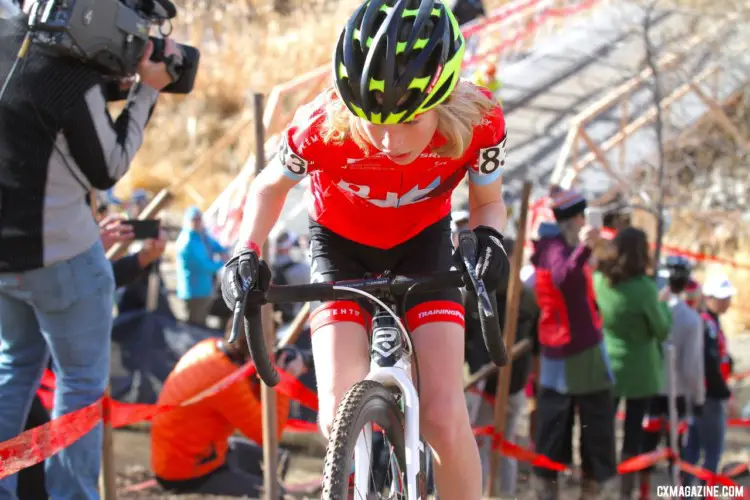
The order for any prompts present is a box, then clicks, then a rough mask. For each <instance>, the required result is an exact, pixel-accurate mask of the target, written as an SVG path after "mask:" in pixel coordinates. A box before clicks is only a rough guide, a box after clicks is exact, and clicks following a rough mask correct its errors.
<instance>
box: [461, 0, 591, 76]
mask: <svg viewBox="0 0 750 500" xmlns="http://www.w3.org/2000/svg"><path fill="white" fill-rule="evenodd" d="M594 3H595V1H594V0H584V1H583V2H581V3H579V4H578V5H573V6H568V7H564V8H561V9H558V8H552V7H549V8H546V9H545V10H544V11H543V12H542V13H541V14H539V15H538V16H536V17H535V18H534V20H533V21H532V22H530V23H528V24H527V25H526V29H524V30H520V31H517V32H516V35H515V36H514V37H513V38H509V39H506V40H503V41H502V43H500V44H499V45H496V46H494V47H493V48H492V50H490V51H486V52H482V53H481V54H476V55H474V56H473V57H471V58H470V59H469V60H468V61H464V63H463V64H464V66H465V67H466V66H472V65H474V64H477V63H478V62H480V61H481V60H482V59H485V58H486V57H487V56H489V55H491V54H497V53H500V52H502V51H503V50H505V49H506V48H508V47H510V46H512V45H513V44H515V43H517V42H518V41H520V40H523V39H524V38H526V37H528V36H529V35H530V34H531V33H534V32H535V31H536V30H537V28H539V26H541V25H542V24H543V23H544V22H546V21H547V19H549V18H553V17H567V16H571V15H573V14H577V13H578V12H581V11H584V10H586V9H589V8H590V7H592V6H593V5H594ZM521 7H524V6H519V7H518V10H520V9H521ZM508 15H510V14H509V13H504V14H503V16H504V18H505V17H507V16H508ZM467 31H468V30H467Z"/></svg>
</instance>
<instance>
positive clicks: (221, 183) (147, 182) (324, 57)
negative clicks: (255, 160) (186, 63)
mask: <svg viewBox="0 0 750 500" xmlns="http://www.w3.org/2000/svg"><path fill="white" fill-rule="evenodd" d="M507 2H508V0H485V5H486V7H487V8H488V9H494V8H496V7H498V6H500V5H502V4H504V3H507ZM288 3H290V4H291V7H292V8H293V11H292V13H291V14H289V15H287V16H282V15H279V14H277V13H275V12H273V10H272V8H271V7H272V6H271V2H270V0H265V1H259V0H256V1H253V0H245V1H236V0H233V1H229V2H226V3H218V2H209V1H205V0H204V1H197V0H189V1H188V2H186V3H184V4H182V5H181V6H180V13H179V15H178V17H177V19H176V23H175V33H174V37H175V38H176V39H177V40H179V41H184V42H186V43H189V44H191V45H194V46H197V47H199V48H200V50H201V53H202V54H201V65H200V71H199V74H198V80H197V82H196V87H195V89H194V91H193V92H192V93H191V94H190V95H189V96H186V97H175V96H163V97H161V99H160V101H159V105H158V106H157V108H156V112H155V114H154V116H153V118H152V120H151V123H150V125H149V127H148V129H147V132H146V142H145V144H144V145H143V147H142V148H141V151H140V152H139V154H138V156H137V157H136V160H135V162H134V164H133V167H132V169H131V172H130V173H129V174H128V175H127V176H126V177H125V179H123V180H122V182H120V183H119V184H118V186H117V188H116V191H117V193H118V194H119V195H123V196H127V195H128V194H129V193H130V192H131V191H132V190H133V189H134V188H139V187H140V188H145V189H147V190H149V191H153V192H156V191H158V190H159V189H161V188H163V187H166V186H168V185H169V184H170V183H171V182H172V181H174V180H176V179H177V178H179V176H180V175H181V173H182V172H183V171H184V169H185V168H187V167H188V166H190V165H191V164H192V162H193V161H194V160H195V159H196V158H197V157H198V156H199V155H200V154H201V153H202V152H204V151H206V149H207V148H208V147H209V146H210V145H212V144H213V143H214V142H215V141H217V140H218V139H219V138H220V137H221V136H222V135H223V134H224V133H225V132H226V130H227V129H228V128H229V127H230V126H231V125H232V124H234V123H235V122H236V121H237V120H238V118H239V117H240V116H241V115H242V113H243V111H244V112H247V113H250V112H251V106H252V101H251V95H252V92H253V91H256V92H264V93H268V92H269V91H270V90H271V88H273V86H274V85H277V84H280V83H284V82H287V81H289V80H291V79H292V78H294V77H297V76H299V75H301V74H303V73H305V72H307V71H310V70H312V69H315V68H317V67H319V66H321V65H323V64H325V63H327V62H328V61H329V60H330V55H331V50H332V47H333V45H334V43H335V41H336V37H337V36H338V32H339V30H340V28H341V26H342V25H343V23H344V21H345V20H346V19H347V17H348V16H349V15H350V14H351V12H352V11H353V9H354V8H355V7H356V6H357V5H358V4H359V3H360V0H338V1H333V2H327V3H325V2H322V1H316V0H307V1H305V0H288ZM251 4H252V5H253V6H254V7H255V11H254V12H253V10H252V9H251V8H250V7H249V6H250V5H251ZM252 130H253V129H252V127H251V128H250V129H249V132H248V133H247V134H246V136H245V137H242V138H241V139H240V140H239V141H238V143H237V144H236V145H235V146H234V147H232V148H229V149H227V150H226V151H222V152H220V153H218V154H217V155H216V156H215V157H214V158H212V159H211V164H210V165H209V166H208V167H207V168H206V169H204V170H203V171H202V173H201V174H200V175H199V176H198V177H197V178H196V179H195V181H194V182H193V188H194V190H190V189H188V190H187V191H188V194H184V193H181V194H179V195H178V197H177V200H176V203H175V205H176V207H180V206H183V205H184V204H186V203H197V204H198V205H202V207H203V208H206V207H207V206H208V205H209V204H210V203H211V202H212V201H213V199H214V198H215V197H216V196H217V195H218V194H219V193H220V192H221V191H222V190H223V189H224V187H225V186H226V185H227V184H228V183H229V182H230V180H231V179H232V178H233V177H234V176H235V175H236V173H237V172H238V170H239V169H240V168H241V166H242V165H243V163H244V162H245V160H246V159H247V157H248V155H249V154H250V153H251V152H252V151H253V148H254V140H253V132H252ZM191 191H192V193H193V196H190V194H189V193H190V192H191Z"/></svg>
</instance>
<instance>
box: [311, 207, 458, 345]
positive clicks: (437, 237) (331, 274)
mask: <svg viewBox="0 0 750 500" xmlns="http://www.w3.org/2000/svg"><path fill="white" fill-rule="evenodd" d="M452 254H453V244H452V242H451V230H450V217H445V218H444V219H442V220H440V221H438V222H436V223H435V224H433V225H431V226H429V227H427V228H425V229H424V230H423V231H422V232H421V233H419V234H418V235H416V236H414V237H413V238H411V239H410V240H408V241H405V242H403V243H401V244H399V245H396V246H395V247H393V248H389V249H387V250H383V249H380V248H375V247H371V246H367V245H362V244H360V243H355V242H354V241H351V240H348V239H346V238H344V237H342V236H340V235H338V234H336V233H334V232H333V231H331V230H330V229H328V228H326V227H324V226H322V225H320V224H318V223H317V222H314V221H312V220H311V221H310V257H311V270H310V276H311V278H310V279H311V281H312V282H313V283H321V282H329V281H342V280H354V279H362V278H364V277H365V276H368V275H369V276H373V277H374V276H377V275H380V274H383V273H385V272H390V273H391V274H397V275H402V276H417V275H425V274H430V273H432V272H435V271H447V270H450V268H451V266H452V265H453V259H452ZM313 306H317V307H314V311H313V313H312V314H311V316H310V325H311V330H312V332H315V330H317V329H318V328H320V327H322V326H325V325H328V324H331V323H335V322H339V321H353V322H356V323H360V324H361V325H363V326H364V327H365V329H366V330H369V326H370V319H371V317H372V313H373V310H374V306H373V304H372V303H371V302H370V301H368V300H366V299H363V300H357V301H348V300H342V301H335V302H327V303H325V304H322V305H321V304H314V305H313ZM398 313H399V314H400V315H401V316H402V318H404V319H405V321H406V323H407V327H408V328H409V329H410V330H414V329H416V328H418V327H419V326H422V325H424V324H427V323H434V322H444V321H449V322H452V323H457V324H459V325H461V327H462V328H463V327H464V308H463V304H462V300H461V293H460V291H459V289H458V288H447V289H444V290H440V291H436V292H417V291H414V292H413V293H410V294H409V295H408V297H407V301H406V311H405V314H404V311H398Z"/></svg>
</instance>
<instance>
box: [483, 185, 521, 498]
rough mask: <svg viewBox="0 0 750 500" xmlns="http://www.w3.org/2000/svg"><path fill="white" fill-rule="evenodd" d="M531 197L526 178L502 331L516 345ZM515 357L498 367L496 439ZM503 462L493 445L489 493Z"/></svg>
mask: <svg viewBox="0 0 750 500" xmlns="http://www.w3.org/2000/svg"><path fill="white" fill-rule="evenodd" d="M530 197H531V182H529V181H526V182H525V183H524V185H523V194H522V195H521V214H520V219H519V224H518V237H517V239H516V243H515V245H514V246H513V255H511V265H510V281H509V283H508V293H507V300H506V303H505V325H504V326H503V333H504V337H505V344H506V345H510V346H513V345H515V343H516V329H517V326H518V308H519V307H520V305H521V287H522V286H523V284H522V283H521V266H522V265H523V251H524V247H525V246H526V245H524V242H525V241H526V226H527V219H528V215H529V198H530ZM512 367H513V358H512V357H511V358H510V359H509V360H508V364H507V365H505V366H503V367H502V368H498V369H497V395H496V396H495V426H494V427H495V432H494V437H493V441H494V439H502V438H503V437H504V435H505V421H506V410H507V407H508V395H509V394H508V391H509V390H510V371H511V368H512ZM499 465H500V452H499V451H498V450H497V449H495V448H494V446H493V452H492V455H491V456H490V469H489V474H488V478H487V486H486V492H487V495H488V496H489V497H496V496H497V495H498V491H497V490H498V488H497V486H498V485H497V483H498V481H497V480H496V478H497V477H498V473H499V470H498V466H499Z"/></svg>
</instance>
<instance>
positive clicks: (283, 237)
mask: <svg viewBox="0 0 750 500" xmlns="http://www.w3.org/2000/svg"><path fill="white" fill-rule="evenodd" d="M296 244H297V235H295V234H294V233H291V232H288V231H282V232H281V233H280V234H279V235H278V236H277V237H276V241H275V248H276V252H275V255H274V260H273V265H271V275H272V276H273V278H272V281H273V283H274V284H276V285H306V284H308V283H310V265H309V264H308V263H307V262H300V261H297V260H295V259H294V258H292V255H291V253H290V251H291V250H292V249H293V248H294V247H295V246H296ZM301 308H302V304H301V303H291V304H274V310H275V311H277V312H279V313H280V314H281V324H282V325H285V324H288V323H290V322H291V321H293V320H294V318H296V317H297V313H298V312H299V310H300V309H301Z"/></svg>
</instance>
